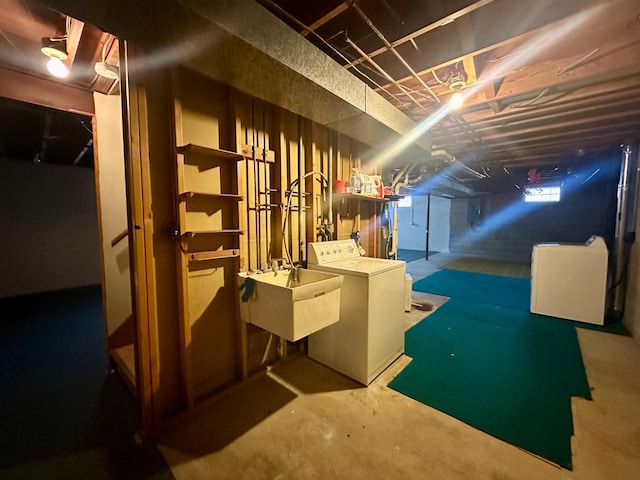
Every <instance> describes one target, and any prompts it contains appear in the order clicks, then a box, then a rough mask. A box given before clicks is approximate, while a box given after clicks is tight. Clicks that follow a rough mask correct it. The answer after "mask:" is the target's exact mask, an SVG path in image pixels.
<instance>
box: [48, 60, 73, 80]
mask: <svg viewBox="0 0 640 480" xmlns="http://www.w3.org/2000/svg"><path fill="white" fill-rule="evenodd" d="M47 70H49V73H50V74H51V75H53V76H54V77H58V78H65V77H66V76H67V75H69V69H68V68H67V66H66V65H65V64H64V63H63V62H62V60H60V59H59V58H56V57H51V58H50V59H49V61H48V62H47Z"/></svg>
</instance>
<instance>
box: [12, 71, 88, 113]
mask: <svg viewBox="0 0 640 480" xmlns="http://www.w3.org/2000/svg"><path fill="white" fill-rule="evenodd" d="M0 97H5V98H10V99H12V100H18V101H20V102H26V103H33V104H35V105H42V106H43V107H50V108H55V109H57V110H64V111H68V112H76V113H81V114H83V115H93V114H94V107H93V96H92V94H91V92H90V91H88V90H85V89H83V88H79V87H75V86H72V85H69V84H66V83H61V82H57V81H55V80H51V79H44V78H41V77H36V76H34V75H29V74H27V73H22V72H16V71H14V70H8V69H6V68H2V67H0Z"/></svg>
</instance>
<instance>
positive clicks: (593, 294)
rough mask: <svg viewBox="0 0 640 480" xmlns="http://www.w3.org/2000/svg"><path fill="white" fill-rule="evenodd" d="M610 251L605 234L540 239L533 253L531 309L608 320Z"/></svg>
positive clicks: (594, 321)
mask: <svg viewBox="0 0 640 480" xmlns="http://www.w3.org/2000/svg"><path fill="white" fill-rule="evenodd" d="M608 259H609V253H608V251H607V245H606V244H605V242H604V240H603V239H602V237H597V236H592V237H590V238H589V239H588V240H587V241H586V242H585V243H584V244H562V243H540V244H537V245H534V247H533V253H532V256H531V312H532V313H539V314H541V315H549V316H551V317H558V318H566V319H569V320H576V321H579V322H586V323H592V324H596V325H603V324H604V313H605V301H606V293H607V264H608Z"/></svg>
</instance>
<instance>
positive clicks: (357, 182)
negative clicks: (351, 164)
mask: <svg viewBox="0 0 640 480" xmlns="http://www.w3.org/2000/svg"><path fill="white" fill-rule="evenodd" d="M350 183H351V191H352V193H360V192H361V190H362V173H360V170H358V169H357V168H354V169H353V170H351V181H350Z"/></svg>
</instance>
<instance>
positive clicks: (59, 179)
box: [0, 160, 100, 298]
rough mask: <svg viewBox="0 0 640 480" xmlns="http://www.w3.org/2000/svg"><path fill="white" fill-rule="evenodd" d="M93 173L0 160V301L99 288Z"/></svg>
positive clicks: (80, 169)
mask: <svg viewBox="0 0 640 480" xmlns="http://www.w3.org/2000/svg"><path fill="white" fill-rule="evenodd" d="M95 198H96V197H95V183H94V172H93V170H92V169H89V168H80V167H67V166H57V165H47V164H34V163H28V162H23V161H19V162H18V161H8V160H0V232H2V235H0V272H1V274H0V298H2V297H12V296H17V295H25V294H31V293H38V292H45V291H52V290H61V289H66V288H74V287H82V286H87V285H97V284H99V283H100V256H99V255H100V253H99V242H98V221H97V216H96V200H95Z"/></svg>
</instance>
